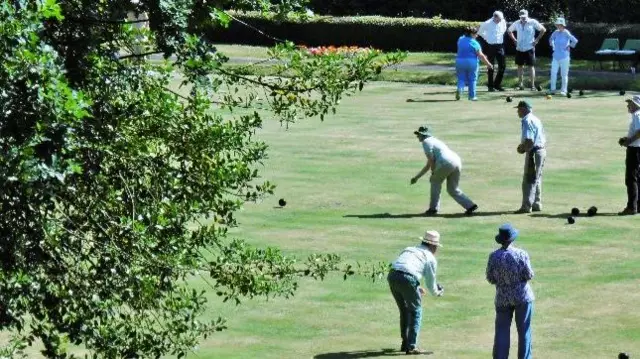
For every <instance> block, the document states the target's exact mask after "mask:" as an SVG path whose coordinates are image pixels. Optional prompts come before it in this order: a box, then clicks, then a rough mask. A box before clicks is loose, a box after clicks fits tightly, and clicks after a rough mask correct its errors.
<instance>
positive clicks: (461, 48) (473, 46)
mask: <svg viewBox="0 0 640 359" xmlns="http://www.w3.org/2000/svg"><path fill="white" fill-rule="evenodd" d="M480 50H482V48H481V47H480V43H479V42H478V41H477V40H476V39H474V38H473V37H471V36H460V38H459V39H458V54H457V55H456V59H472V60H477V59H478V51H480Z"/></svg>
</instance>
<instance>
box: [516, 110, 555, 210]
mask: <svg viewBox="0 0 640 359" xmlns="http://www.w3.org/2000/svg"><path fill="white" fill-rule="evenodd" d="M516 108H517V109H518V117H519V118H520V119H521V121H520V122H521V128H522V136H521V141H520V144H519V145H518V148H517V151H518V153H520V154H525V158H524V175H523V177H522V205H521V206H520V209H519V210H517V211H516V212H515V213H516V214H519V213H531V211H533V212H540V211H541V210H542V168H543V167H544V162H545V159H546V157H547V151H546V149H545V145H546V142H547V140H546V136H545V134H544V128H543V127H542V122H541V121H540V119H539V118H537V117H536V116H534V115H533V113H532V109H533V107H532V106H531V103H530V102H529V101H526V100H524V101H520V102H519V103H518V106H516Z"/></svg>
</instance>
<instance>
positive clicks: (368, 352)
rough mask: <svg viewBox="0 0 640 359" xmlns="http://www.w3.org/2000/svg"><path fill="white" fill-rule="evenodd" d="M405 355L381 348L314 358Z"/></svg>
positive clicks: (356, 358) (345, 358)
mask: <svg viewBox="0 0 640 359" xmlns="http://www.w3.org/2000/svg"><path fill="white" fill-rule="evenodd" d="M431 354H433V352H430V351H428V352H425V353H424V354H422V355H431ZM396 355H405V354H404V352H401V351H397V350H394V349H390V348H386V349H380V350H356V351H350V352H336V353H325V354H318V355H316V356H314V357H313V359H358V358H376V357H383V356H396Z"/></svg>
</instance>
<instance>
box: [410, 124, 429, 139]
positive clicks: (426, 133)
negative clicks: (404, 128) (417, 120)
mask: <svg viewBox="0 0 640 359" xmlns="http://www.w3.org/2000/svg"><path fill="white" fill-rule="evenodd" d="M413 134H414V135H416V136H417V135H423V136H426V137H430V136H431V130H429V127H428V126H420V127H419V128H418V130H417V131H413Z"/></svg>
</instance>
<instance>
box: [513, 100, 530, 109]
mask: <svg viewBox="0 0 640 359" xmlns="http://www.w3.org/2000/svg"><path fill="white" fill-rule="evenodd" d="M514 108H526V109H527V110H531V109H532V108H533V106H532V105H531V102H529V101H527V100H522V101H520V102H518V105H517V106H516V107H514Z"/></svg>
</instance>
